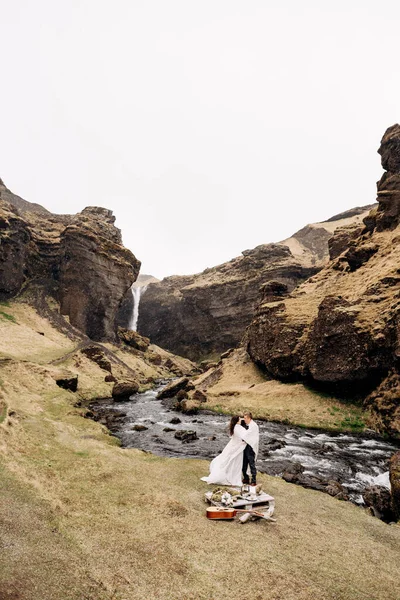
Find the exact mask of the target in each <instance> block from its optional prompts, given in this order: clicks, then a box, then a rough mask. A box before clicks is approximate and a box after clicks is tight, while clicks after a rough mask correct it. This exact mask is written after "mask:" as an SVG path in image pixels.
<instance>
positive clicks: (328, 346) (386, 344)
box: [247, 125, 400, 435]
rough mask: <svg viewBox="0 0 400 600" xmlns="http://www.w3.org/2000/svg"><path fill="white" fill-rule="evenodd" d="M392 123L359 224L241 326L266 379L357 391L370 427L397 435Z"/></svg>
mask: <svg viewBox="0 0 400 600" xmlns="http://www.w3.org/2000/svg"><path fill="white" fill-rule="evenodd" d="M399 148H400V126H399V125H395V126H393V127H391V128H389V129H388V130H387V131H386V133H385V135H384V137H383V139H382V143H381V147H380V149H379V153H380V154H381V155H382V166H383V167H384V168H386V169H390V170H388V171H387V172H386V173H384V175H383V176H382V178H381V180H380V181H379V182H378V184H377V185H378V206H377V207H376V208H373V209H372V210H371V212H370V213H369V214H368V215H367V217H366V218H364V224H363V226H362V227H359V226H358V227H356V228H354V227H351V228H347V229H339V230H338V231H337V233H336V234H335V235H334V236H333V239H332V240H330V243H329V246H330V256H331V260H330V261H329V263H328V264H327V265H326V266H325V267H324V268H323V269H322V270H321V271H320V272H319V273H318V274H316V275H314V276H313V277H312V278H311V279H309V280H308V281H307V282H305V283H303V284H301V285H300V286H299V287H297V288H296V289H295V290H294V291H293V292H292V293H291V294H290V295H289V296H287V297H284V298H276V299H275V301H273V298H271V297H268V298H267V299H266V300H265V301H263V302H261V303H260V305H259V306H258V308H257V312H256V315H255V318H254V319H253V321H252V323H251V325H250V326H249V329H248V332H247V349H248V352H249V354H250V356H251V358H252V359H253V360H254V361H255V362H256V363H257V364H258V365H261V366H262V367H263V368H265V369H266V371H267V372H268V373H269V374H270V375H271V376H272V377H274V378H277V379H280V380H283V381H285V380H286V381H287V380H305V381H308V382H309V383H311V384H313V385H317V386H322V387H323V388H324V389H327V390H329V391H332V392H336V393H337V392H340V393H343V394H344V395H347V396H352V397H354V395H355V394H357V395H358V396H359V397H361V398H362V399H363V400H364V402H365V405H366V406H367V407H368V408H369V409H370V410H371V411H372V415H373V417H372V424H373V425H374V426H375V428H376V429H378V430H381V431H386V432H388V433H390V434H392V435H398V434H400V401H399V397H400V396H399V390H400V378H399V356H400V349H399V337H400V336H399V307H400V270H399V260H400V244H399V242H400V232H399V229H398V225H399V219H400V203H399V198H400V158H399Z"/></svg>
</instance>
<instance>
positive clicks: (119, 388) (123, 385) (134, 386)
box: [111, 380, 139, 400]
mask: <svg viewBox="0 0 400 600" xmlns="http://www.w3.org/2000/svg"><path fill="white" fill-rule="evenodd" d="M138 390H139V384H138V383H137V381H133V380H129V381H128V380H125V381H118V382H117V383H115V384H114V387H113V389H112V392H111V393H112V397H113V398H114V399H118V400H129V398H130V396H132V394H136V393H137V392H138Z"/></svg>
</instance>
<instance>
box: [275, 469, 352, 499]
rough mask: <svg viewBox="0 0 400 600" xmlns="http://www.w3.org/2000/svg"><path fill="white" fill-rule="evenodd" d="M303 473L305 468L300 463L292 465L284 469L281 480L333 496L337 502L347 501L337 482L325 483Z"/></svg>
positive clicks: (330, 480)
mask: <svg viewBox="0 0 400 600" xmlns="http://www.w3.org/2000/svg"><path fill="white" fill-rule="evenodd" d="M304 471H305V468H304V467H303V465H301V464H300V463H293V464H291V465H289V466H288V467H287V468H286V469H285V471H284V473H283V474H282V479H284V480H285V481H287V482H288V483H296V484H297V485H301V486H302V487H305V488H309V489H312V490H318V491H319V492H324V493H326V494H329V495H330V496H334V497H335V498H337V499H338V500H348V499H349V498H348V495H347V493H346V490H345V488H344V487H343V486H342V485H341V484H340V483H339V482H338V481H336V480H332V479H329V480H328V481H325V480H324V479H322V478H321V477H317V476H315V475H310V474H305V473H304Z"/></svg>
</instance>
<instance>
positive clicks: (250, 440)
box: [242, 419, 260, 458]
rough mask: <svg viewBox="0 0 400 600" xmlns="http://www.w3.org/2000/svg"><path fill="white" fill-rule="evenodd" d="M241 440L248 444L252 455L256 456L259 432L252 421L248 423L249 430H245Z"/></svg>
mask: <svg viewBox="0 0 400 600" xmlns="http://www.w3.org/2000/svg"><path fill="white" fill-rule="evenodd" d="M242 439H243V440H244V441H245V442H246V444H249V446H251V447H252V448H253V450H254V454H255V455H256V458H257V454H258V447H259V445H260V431H259V429H258V425H257V423H256V422H255V421H253V419H252V420H251V421H250V423H249V428H248V429H245V432H244V434H242Z"/></svg>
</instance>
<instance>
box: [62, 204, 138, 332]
mask: <svg viewBox="0 0 400 600" xmlns="http://www.w3.org/2000/svg"><path fill="white" fill-rule="evenodd" d="M114 221H115V217H113V216H112V212H111V211H109V210H106V209H104V208H95V207H88V208H85V210H83V211H82V212H81V213H79V214H78V215H76V216H75V217H74V219H73V222H72V223H71V225H69V226H68V227H66V228H65V229H64V231H63V232H62V234H61V238H60V245H61V265H60V282H59V296H60V304H61V313H62V314H64V315H68V316H69V318H70V322H71V324H72V325H75V327H78V329H80V330H81V331H84V332H85V333H86V334H87V335H88V336H89V337H90V338H92V339H94V340H104V339H109V340H114V339H115V332H116V320H117V315H118V310H119V306H120V304H121V301H122V299H123V297H124V295H125V294H126V292H127V290H128V289H129V288H130V286H131V285H132V283H133V281H134V280H135V279H136V277H137V275H138V273H139V268H140V263H139V262H138V261H137V260H136V259H135V257H134V256H133V254H132V253H131V252H130V251H129V250H127V249H126V248H124V247H123V246H122V242H121V234H120V231H119V230H118V229H116V227H115V226H114Z"/></svg>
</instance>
